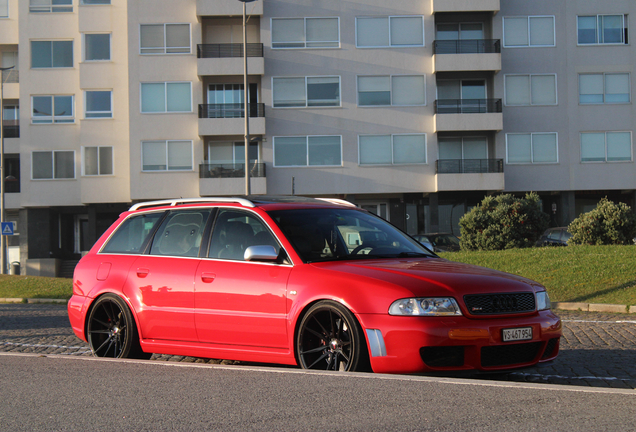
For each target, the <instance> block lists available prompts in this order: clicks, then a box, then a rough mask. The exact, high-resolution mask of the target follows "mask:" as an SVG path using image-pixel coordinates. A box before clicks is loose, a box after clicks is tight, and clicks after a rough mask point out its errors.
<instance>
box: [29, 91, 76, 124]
mask: <svg viewBox="0 0 636 432" xmlns="http://www.w3.org/2000/svg"><path fill="white" fill-rule="evenodd" d="M74 105H75V104H74V101H73V96H32V97H31V107H32V108H33V111H32V116H31V123H33V124H39V123H74V122H75V115H74V110H73V106H74Z"/></svg>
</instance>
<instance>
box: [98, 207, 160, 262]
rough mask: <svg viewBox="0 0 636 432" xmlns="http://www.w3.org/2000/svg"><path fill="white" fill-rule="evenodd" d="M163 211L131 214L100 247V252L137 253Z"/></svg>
mask: <svg viewBox="0 0 636 432" xmlns="http://www.w3.org/2000/svg"><path fill="white" fill-rule="evenodd" d="M163 215H164V212H160V213H149V214H142V215H139V216H133V217H130V218H128V219H126V220H125V221H124V223H122V224H121V226H120V227H119V228H117V231H115V233H114V234H113V235H112V236H111V238H110V240H108V243H106V245H105V246H104V247H103V248H102V253H123V254H138V253H140V250H141V246H142V245H143V244H144V242H145V240H146V238H147V237H148V235H149V234H150V233H151V232H152V231H153V229H154V227H155V225H156V224H157V222H159V220H160V219H161V217H162V216H163Z"/></svg>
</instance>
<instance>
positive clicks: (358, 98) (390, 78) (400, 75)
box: [356, 74, 427, 108]
mask: <svg viewBox="0 0 636 432" xmlns="http://www.w3.org/2000/svg"><path fill="white" fill-rule="evenodd" d="M410 76H415V77H422V78H424V103H423V104H416V105H398V104H394V103H393V77H410ZM360 77H363V78H364V77H389V86H390V89H389V96H390V99H391V103H389V104H388V105H360V89H359V86H358V83H359V78H360ZM426 92H427V88H426V75H414V74H395V75H356V103H357V104H358V107H359V108H377V107H387V106H401V107H409V106H426V100H427V99H426V96H427V94H426Z"/></svg>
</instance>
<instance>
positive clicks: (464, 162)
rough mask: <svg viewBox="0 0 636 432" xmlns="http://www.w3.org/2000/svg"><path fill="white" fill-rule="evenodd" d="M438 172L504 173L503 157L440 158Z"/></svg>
mask: <svg viewBox="0 0 636 432" xmlns="http://www.w3.org/2000/svg"><path fill="white" fill-rule="evenodd" d="M435 170H436V173H437V174H475V173H502V172H503V159H439V160H438V161H436V162H435Z"/></svg>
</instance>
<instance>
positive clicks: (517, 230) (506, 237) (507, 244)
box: [459, 192, 550, 250]
mask: <svg viewBox="0 0 636 432" xmlns="http://www.w3.org/2000/svg"><path fill="white" fill-rule="evenodd" d="M549 220H550V217H549V216H548V215H547V214H546V213H544V212H543V211H542V210H541V205H540V202H539V195H537V194H536V193H534V192H532V193H529V194H526V196H525V197H524V198H515V197H514V196H513V195H509V194H508V195H498V196H496V197H493V196H487V197H485V198H484V199H483V201H482V202H481V204H479V205H477V206H476V207H474V208H473V209H472V210H471V211H469V212H468V213H466V214H465V215H464V216H463V217H462V218H461V219H460V221H459V226H460V228H461V234H462V235H461V248H462V249H465V250H501V249H512V248H522V247H531V246H534V244H535V242H536V241H537V239H538V238H539V237H540V236H541V234H542V233H543V232H544V231H545V230H546V229H547V227H548V223H549Z"/></svg>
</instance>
